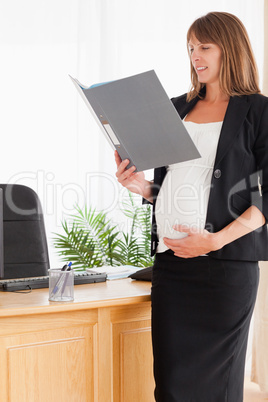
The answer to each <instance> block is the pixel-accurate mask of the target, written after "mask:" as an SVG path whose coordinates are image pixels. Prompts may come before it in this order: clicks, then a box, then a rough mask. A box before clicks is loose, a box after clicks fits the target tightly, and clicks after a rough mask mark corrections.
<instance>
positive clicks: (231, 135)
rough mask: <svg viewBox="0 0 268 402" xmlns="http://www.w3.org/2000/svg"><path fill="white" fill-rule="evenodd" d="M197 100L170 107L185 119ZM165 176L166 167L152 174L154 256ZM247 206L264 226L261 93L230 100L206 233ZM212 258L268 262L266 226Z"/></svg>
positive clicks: (265, 147)
mask: <svg viewBox="0 0 268 402" xmlns="http://www.w3.org/2000/svg"><path fill="white" fill-rule="evenodd" d="M198 100H199V98H195V99H193V100H192V101H191V102H186V94H185V95H182V96H180V97H178V98H173V99H172V102H173V104H174V106H175V108H176V110H177V111H178V113H179V115H180V116H181V118H182V119H183V118H184V117H185V116H186V114H187V113H189V111H190V110H191V109H192V108H193V107H194V105H195V104H196V103H197V102H198ZM165 175H166V168H165V167H162V168H157V169H155V172H154V185H153V199H154V202H153V224H152V255H153V254H154V253H155V250H156V247H157V243H158V238H157V230H156V223H155V217H154V210H155V202H156V198H157V194H158V192H159V189H160V187H161V185H162V182H163V180H164V177H165ZM251 205H256V206H257V207H258V208H259V209H260V210H261V211H262V213H263V214H264V216H265V218H266V221H268V98H267V97H265V96H263V95H259V94H256V95H249V96H234V97H231V98H230V101H229V105H228V108H227V111H226V115H225V118H224V122H223V125H222V129H221V133H220V139H219V143H218V148H217V153H216V159H215V165H214V172H213V175H212V180H211V190H210V196H209V202H208V210H207V217H206V226H205V227H206V229H207V230H208V231H210V232H217V231H219V230H220V229H222V228H224V227H225V226H226V225H228V224H229V223H230V222H232V221H233V220H234V219H236V218H237V217H238V216H240V215H241V214H242V213H243V212H244V211H245V210H246V209H247V208H249V206H251ZM210 255H211V257H213V258H222V259H232V260H248V261H260V260H268V232H267V225H264V226H262V227H261V228H259V229H257V230H255V231H254V232H252V233H249V234H248V235H245V236H243V237H241V238H240V239H237V240H235V241H234V242H232V243H230V244H228V245H226V246H225V247H223V248H222V249H221V250H217V251H213V252H211V253H210Z"/></svg>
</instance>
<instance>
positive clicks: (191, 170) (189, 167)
mask: <svg viewBox="0 0 268 402" xmlns="http://www.w3.org/2000/svg"><path fill="white" fill-rule="evenodd" d="M184 125H185V127H186V129H187V131H188V133H189V134H190V136H191V138H192V140H193V142H194V144H195V146H196V147H197V149H198V151H199V153H200V155H201V158H199V159H194V160H191V161H186V162H181V163H176V164H173V165H170V166H168V167H167V174H166V176H165V179H164V181H163V184H162V186H161V188H160V191H159V194H158V197H157V200H156V206H155V216H156V223H157V234H158V238H159V244H158V247H157V250H156V252H157V253H161V252H164V251H166V250H167V249H168V247H166V245H165V244H164V243H163V237H168V238H171V239H180V238H183V237H185V236H187V234H186V233H180V232H178V231H176V230H174V229H173V228H172V227H173V225H175V224H185V225H187V226H189V227H190V228H199V229H203V228H204V227H205V223H206V215H207V207H208V198H209V193H210V187H211V177H212V171H213V167H214V162H215V157H216V151H217V146H218V141H219V136H220V132H221V127H222V122H216V123H204V124H198V123H193V122H190V121H189V122H188V121H184Z"/></svg>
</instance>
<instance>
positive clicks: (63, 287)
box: [48, 269, 74, 302]
mask: <svg viewBox="0 0 268 402" xmlns="http://www.w3.org/2000/svg"><path fill="white" fill-rule="evenodd" d="M48 272H49V300H51V301H60V302H63V301H68V302H69V301H73V300H74V271H73V270H72V269H71V270H70V271H62V270H60V269H49V270H48Z"/></svg>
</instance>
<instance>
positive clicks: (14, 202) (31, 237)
mask: <svg viewBox="0 0 268 402" xmlns="http://www.w3.org/2000/svg"><path fill="white" fill-rule="evenodd" d="M0 188H2V189H3V233H4V278H5V279H10V278H26V277H34V276H43V275H48V269H49V256H48V248H47V239H46V232H45V225H44V218H43V212H42V207H41V204H40V200H39V198H38V195H37V194H36V193H35V192H34V191H33V190H32V189H31V188H29V187H26V186H22V185H19V184H0Z"/></svg>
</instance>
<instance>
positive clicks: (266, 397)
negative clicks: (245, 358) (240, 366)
mask: <svg viewBox="0 0 268 402" xmlns="http://www.w3.org/2000/svg"><path fill="white" fill-rule="evenodd" d="M261 401H268V393H265V394H264V393H262V392H261V391H260V388H259V386H258V384H255V383H254V382H251V381H250V379H249V378H246V379H245V388H244V402H261Z"/></svg>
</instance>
